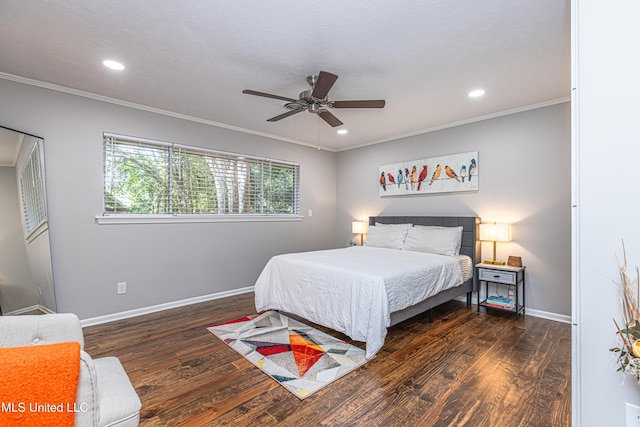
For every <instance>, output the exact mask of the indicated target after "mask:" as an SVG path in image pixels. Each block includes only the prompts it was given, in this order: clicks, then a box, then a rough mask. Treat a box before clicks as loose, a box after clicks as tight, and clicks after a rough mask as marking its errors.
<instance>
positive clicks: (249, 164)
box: [104, 134, 300, 215]
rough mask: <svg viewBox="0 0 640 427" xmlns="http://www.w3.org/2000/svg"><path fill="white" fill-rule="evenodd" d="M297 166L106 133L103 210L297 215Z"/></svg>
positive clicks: (298, 179)
mask: <svg viewBox="0 0 640 427" xmlns="http://www.w3.org/2000/svg"><path fill="white" fill-rule="evenodd" d="M299 175H300V166H299V165H298V164H297V163H289V162H284V161H280V160H273V159H267V158H258V157H252V156H246V155H242V154H234V153H226V152H220V151H214V150H208V149H205V148H198V147H191V146H185V145H180V144H171V143H162V142H157V141H150V140H145V139H139V138H132V137H123V136H118V135H112V134H105V136H104V211H105V214H155V215H158V214H160V215H161V214H170V215H182V214H208V215H212V214H213V215H225V214H234V215H242V214H246V215H298V214H299V211H300V202H299V198H300V196H299V193H300V177H299Z"/></svg>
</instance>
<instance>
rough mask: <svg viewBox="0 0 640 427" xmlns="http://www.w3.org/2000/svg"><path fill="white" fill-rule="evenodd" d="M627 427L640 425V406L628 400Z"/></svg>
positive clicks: (638, 426)
mask: <svg viewBox="0 0 640 427" xmlns="http://www.w3.org/2000/svg"><path fill="white" fill-rule="evenodd" d="M625 405H626V407H627V408H626V415H627V427H640V406H636V405H634V404H632V403H629V402H626V403H625Z"/></svg>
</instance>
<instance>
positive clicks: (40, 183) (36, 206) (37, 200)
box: [20, 139, 47, 238]
mask: <svg viewBox="0 0 640 427" xmlns="http://www.w3.org/2000/svg"><path fill="white" fill-rule="evenodd" d="M43 169H44V165H43V156H42V140H40V139H38V140H36V143H35V144H34V145H33V148H32V149H31V152H30V153H29V155H28V156H27V158H26V160H25V162H24V166H22V170H21V171H20V193H21V196H22V209H23V212H24V225H25V229H26V232H27V238H29V237H30V235H31V234H32V233H33V232H34V231H35V230H36V228H38V227H39V226H40V225H42V224H45V223H46V222H47V201H46V198H45V190H44V176H43V175H44V174H43V172H42V171H43Z"/></svg>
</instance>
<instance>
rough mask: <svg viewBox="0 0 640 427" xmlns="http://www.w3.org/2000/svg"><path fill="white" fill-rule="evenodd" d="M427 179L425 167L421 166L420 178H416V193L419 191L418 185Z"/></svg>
mask: <svg viewBox="0 0 640 427" xmlns="http://www.w3.org/2000/svg"><path fill="white" fill-rule="evenodd" d="M425 179H427V165H423V166H422V170H421V171H420V176H418V191H420V185H421V184H422V181H424V180H425Z"/></svg>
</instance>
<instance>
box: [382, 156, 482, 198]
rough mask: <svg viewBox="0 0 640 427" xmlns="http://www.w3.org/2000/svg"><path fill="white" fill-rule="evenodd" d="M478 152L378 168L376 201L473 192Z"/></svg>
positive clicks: (476, 174)
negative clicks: (377, 195)
mask: <svg viewBox="0 0 640 427" xmlns="http://www.w3.org/2000/svg"><path fill="white" fill-rule="evenodd" d="M479 176H480V163H479V161H478V152H477V151H470V152H468V153H459V154H451V155H448V156H441V157H432V158H429V159H420V160H412V161H408V162H401V163H391V164H388V165H381V166H379V167H378V189H379V194H380V197H385V196H413V195H416V194H428V193H451V192H457V191H477V190H478V181H479Z"/></svg>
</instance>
